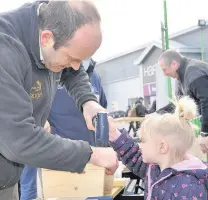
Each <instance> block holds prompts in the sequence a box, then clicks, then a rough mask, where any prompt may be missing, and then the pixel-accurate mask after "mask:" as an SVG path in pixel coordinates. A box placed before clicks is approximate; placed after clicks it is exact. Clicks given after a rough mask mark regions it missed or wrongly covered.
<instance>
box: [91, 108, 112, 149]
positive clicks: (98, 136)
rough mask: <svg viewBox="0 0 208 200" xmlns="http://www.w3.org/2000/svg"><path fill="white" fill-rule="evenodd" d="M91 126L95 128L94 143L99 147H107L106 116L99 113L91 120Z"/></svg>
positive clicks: (107, 127) (107, 128) (107, 130)
mask: <svg viewBox="0 0 208 200" xmlns="http://www.w3.org/2000/svg"><path fill="white" fill-rule="evenodd" d="M93 124H94V126H95V129H96V131H95V143H96V146H99V147H108V146H109V125H108V116H107V113H105V112H99V113H97V115H96V116H95V117H94V118H93Z"/></svg>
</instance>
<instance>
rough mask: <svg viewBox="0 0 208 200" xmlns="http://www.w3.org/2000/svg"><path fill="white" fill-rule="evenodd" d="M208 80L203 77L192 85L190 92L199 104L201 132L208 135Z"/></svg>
mask: <svg viewBox="0 0 208 200" xmlns="http://www.w3.org/2000/svg"><path fill="white" fill-rule="evenodd" d="M207 88H208V78H207V76H201V77H199V78H197V79H195V80H194V81H193V82H192V83H191V84H190V87H189V89H190V91H191V93H192V94H193V96H194V97H195V98H196V99H197V100H198V102H199V105H198V107H199V111H200V114H201V116H202V117H201V131H202V132H206V133H208V92H207Z"/></svg>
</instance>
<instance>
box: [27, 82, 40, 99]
mask: <svg viewBox="0 0 208 200" xmlns="http://www.w3.org/2000/svg"><path fill="white" fill-rule="evenodd" d="M41 96H42V82H41V81H39V80H37V81H36V82H35V84H34V86H33V87H32V88H31V89H30V97H31V99H39V98H40V97H41Z"/></svg>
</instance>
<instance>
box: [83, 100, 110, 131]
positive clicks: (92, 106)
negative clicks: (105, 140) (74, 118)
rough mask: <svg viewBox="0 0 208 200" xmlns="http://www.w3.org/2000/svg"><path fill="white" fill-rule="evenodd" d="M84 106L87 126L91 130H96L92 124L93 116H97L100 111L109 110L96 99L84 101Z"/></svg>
mask: <svg viewBox="0 0 208 200" xmlns="http://www.w3.org/2000/svg"><path fill="white" fill-rule="evenodd" d="M82 107H83V114H84V118H85V121H86V124H87V128H88V129H89V130H95V127H94V126H93V124H92V119H93V117H95V116H96V115H97V113H98V112H107V110H106V109H105V108H103V107H102V106H101V105H99V104H98V103H97V102H95V101H88V102H86V103H84V104H83V106H82Z"/></svg>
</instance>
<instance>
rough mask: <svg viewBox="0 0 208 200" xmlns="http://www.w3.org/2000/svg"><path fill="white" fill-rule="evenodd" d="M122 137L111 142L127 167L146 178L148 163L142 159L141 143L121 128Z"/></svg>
mask: <svg viewBox="0 0 208 200" xmlns="http://www.w3.org/2000/svg"><path fill="white" fill-rule="evenodd" d="M121 133H122V134H121V135H120V137H119V138H118V139H117V140H116V141H114V142H111V146H112V147H113V149H114V150H115V151H116V152H117V154H118V156H119V158H120V159H121V161H122V162H123V164H124V165H126V167H127V168H128V169H129V170H130V171H132V172H133V173H134V174H136V175H137V176H139V177H140V178H145V176H146V171H147V169H148V164H145V163H144V162H143V161H142V156H141V152H140V150H139V145H138V144H137V143H135V142H134V141H133V139H132V138H131V137H130V136H129V135H128V133H127V131H126V130H125V129H123V130H121Z"/></svg>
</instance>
